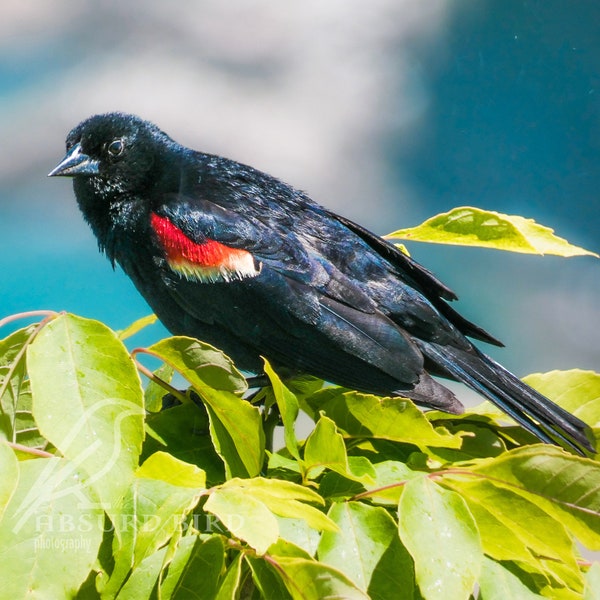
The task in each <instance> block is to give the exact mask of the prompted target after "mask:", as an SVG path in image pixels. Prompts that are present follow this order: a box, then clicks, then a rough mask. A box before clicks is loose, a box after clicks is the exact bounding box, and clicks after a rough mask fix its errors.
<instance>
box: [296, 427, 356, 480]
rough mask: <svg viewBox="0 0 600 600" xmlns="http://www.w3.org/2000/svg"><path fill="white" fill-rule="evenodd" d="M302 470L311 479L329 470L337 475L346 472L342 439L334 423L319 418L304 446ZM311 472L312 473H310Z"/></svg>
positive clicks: (346, 465) (346, 461)
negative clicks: (304, 470)
mask: <svg viewBox="0 0 600 600" xmlns="http://www.w3.org/2000/svg"><path fill="white" fill-rule="evenodd" d="M304 468H305V469H306V473H307V475H308V474H310V475H311V476H312V477H313V478H314V477H317V476H318V475H320V474H321V473H322V472H323V469H325V468H329V469H331V470H333V471H337V472H338V473H342V474H346V473H347V471H348V457H347V455H346V446H345V444H344V438H343V437H342V435H341V434H340V433H338V431H337V428H336V426H335V423H334V422H333V421H332V420H331V419H329V418H327V417H326V416H321V418H320V419H319V420H318V421H317V425H316V427H315V428H314V430H313V431H312V432H311V434H310V435H309V436H308V438H307V440H306V444H305V446H304ZM311 471H312V473H311Z"/></svg>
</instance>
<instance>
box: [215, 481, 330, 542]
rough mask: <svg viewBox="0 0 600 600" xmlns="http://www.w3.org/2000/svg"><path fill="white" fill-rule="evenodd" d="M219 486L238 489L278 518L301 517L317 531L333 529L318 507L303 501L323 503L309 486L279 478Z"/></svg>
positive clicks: (230, 482)
mask: <svg viewBox="0 0 600 600" xmlns="http://www.w3.org/2000/svg"><path fill="white" fill-rule="evenodd" d="M221 489H228V490H232V489H233V490H239V491H240V492H241V493H242V494H244V495H245V496H246V497H252V498H256V499H257V500H260V501H261V502H263V503H264V504H265V506H267V507H268V508H269V510H271V511H272V512H273V513H275V514H276V515H278V516H280V517H293V518H298V519H304V520H305V521H306V522H307V523H308V525H310V526H311V527H313V528H314V529H317V530H322V529H325V530H333V531H335V530H336V529H337V528H336V526H335V524H333V523H332V522H331V520H330V519H329V518H328V517H327V516H326V515H325V514H323V513H322V512H321V511H320V510H319V509H317V508H315V507H314V506H311V505H310V504H306V503H307V502H312V503H315V504H321V505H322V504H324V500H323V498H322V497H321V496H320V495H319V494H317V493H316V492H314V491H313V490H311V489H310V488H307V487H304V486H301V485H298V484H296V483H292V482H291V481H284V480H280V479H265V478H263V477H255V478H254V479H237V478H236V479H231V480H229V481H226V482H225V483H224V484H223V485H222V486H221Z"/></svg>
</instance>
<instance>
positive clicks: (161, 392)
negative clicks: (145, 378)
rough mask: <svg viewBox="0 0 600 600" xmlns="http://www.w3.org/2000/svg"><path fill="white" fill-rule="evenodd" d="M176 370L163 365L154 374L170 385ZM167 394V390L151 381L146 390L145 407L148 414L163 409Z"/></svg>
mask: <svg viewBox="0 0 600 600" xmlns="http://www.w3.org/2000/svg"><path fill="white" fill-rule="evenodd" d="M174 372H175V370H174V369H173V367H171V366H169V365H166V364H163V365H162V366H160V367H159V368H158V369H156V371H154V372H153V374H154V375H156V377H158V378H159V379H162V381H164V382H165V383H170V381H171V379H172V378H173V373H174ZM166 394H167V392H166V391H165V388H163V387H162V386H160V385H159V384H158V383H155V382H154V381H149V382H148V385H147V386H146V389H145V390H144V406H145V407H146V410H147V411H148V412H159V411H161V410H162V407H163V398H164V396H165V395H166Z"/></svg>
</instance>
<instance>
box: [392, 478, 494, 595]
mask: <svg viewBox="0 0 600 600" xmlns="http://www.w3.org/2000/svg"><path fill="white" fill-rule="evenodd" d="M398 517H399V522H398V530H399V533H400V539H401V540H402V542H403V543H404V545H405V546H406V548H407V549H408V551H409V552H410V554H411V556H412V557H413V560H414V562H415V573H416V580H417V584H418V585H419V589H420V591H421V594H422V596H423V597H424V598H425V599H426V600H437V599H440V600H447V599H448V598H452V599H453V600H460V599H461V598H465V599H467V598H469V597H470V595H471V593H472V591H473V587H474V586H475V583H476V582H477V579H478V577H479V573H480V570H481V563H482V561H483V552H482V549H481V542H480V540H479V533H478V531H477V525H476V524H475V521H474V519H473V516H472V515H471V513H470V511H469V509H468V507H467V505H466V503H465V501H464V500H463V499H462V498H461V497H460V496H459V495H458V494H456V493H455V492H452V491H449V490H445V489H444V488H442V487H440V486H439V485H437V484H435V483H434V482H432V481H431V480H430V479H429V478H428V477H420V478H418V479H412V480H410V481H409V482H408V483H407V484H406V486H405V487H404V491H403V493H402V496H401V498H400V504H399V507H398Z"/></svg>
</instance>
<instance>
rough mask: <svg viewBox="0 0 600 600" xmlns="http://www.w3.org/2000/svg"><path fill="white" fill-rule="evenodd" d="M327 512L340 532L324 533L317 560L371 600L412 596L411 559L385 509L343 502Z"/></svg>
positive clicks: (412, 571)
mask: <svg viewBox="0 0 600 600" xmlns="http://www.w3.org/2000/svg"><path fill="white" fill-rule="evenodd" d="M328 515H329V517H330V519H332V521H333V522H334V523H336V524H337V525H338V527H339V531H337V532H328V531H326V532H324V533H323V535H322V537H321V542H320V543H319V548H318V553H319V560H320V561H322V562H324V563H325V564H328V565H331V566H332V567H335V568H336V569H338V570H339V571H341V572H342V573H344V574H345V575H346V576H347V577H348V578H349V579H350V580H351V581H353V582H354V583H355V584H356V585H357V586H358V587H359V588H360V589H361V590H363V591H365V592H367V591H368V593H369V596H370V597H371V598H373V599H376V598H377V599H381V600H385V599H387V598H397V599H398V600H400V599H405V598H407V599H412V598H413V597H414V594H413V590H414V570H413V563H412V559H411V558H410V555H409V554H408V552H407V550H406V548H404V546H402V544H401V543H400V539H399V538H398V526H397V525H396V523H395V522H394V520H393V519H392V517H391V516H390V514H389V513H388V512H387V511H386V510H385V509H383V508H381V507H375V506H369V505H367V504H363V503H360V502H343V503H338V504H334V505H333V506H332V507H331V510H330V511H329V513H328Z"/></svg>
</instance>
